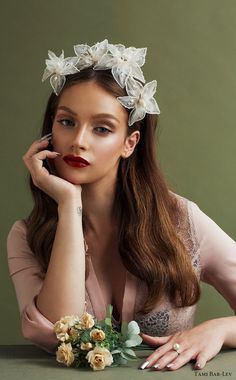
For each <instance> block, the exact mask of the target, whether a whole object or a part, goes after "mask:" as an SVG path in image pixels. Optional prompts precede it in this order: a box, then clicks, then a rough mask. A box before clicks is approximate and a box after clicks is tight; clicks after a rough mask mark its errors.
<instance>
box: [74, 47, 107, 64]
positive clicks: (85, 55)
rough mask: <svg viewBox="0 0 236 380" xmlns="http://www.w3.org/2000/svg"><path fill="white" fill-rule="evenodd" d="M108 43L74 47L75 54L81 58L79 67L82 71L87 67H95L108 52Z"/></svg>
mask: <svg viewBox="0 0 236 380" xmlns="http://www.w3.org/2000/svg"><path fill="white" fill-rule="evenodd" d="M107 47H108V41H107V40H104V41H102V42H97V43H96V44H95V45H93V46H91V47H90V46H88V45H74V51H75V54H76V55H77V56H78V58H79V62H78V64H77V67H78V68H79V69H80V70H82V69H85V68H86V67H90V66H92V65H95V64H96V63H97V62H98V61H99V60H100V59H101V58H102V56H103V55H104V54H105V53H106V52H107Z"/></svg>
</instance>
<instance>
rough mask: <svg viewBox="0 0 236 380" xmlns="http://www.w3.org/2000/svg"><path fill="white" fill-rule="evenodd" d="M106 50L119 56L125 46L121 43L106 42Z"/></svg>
mask: <svg viewBox="0 0 236 380" xmlns="http://www.w3.org/2000/svg"><path fill="white" fill-rule="evenodd" d="M108 50H109V51H110V52H111V54H112V55H113V56H114V57H116V56H120V55H121V54H122V53H123V52H124V51H125V46H124V45H122V44H116V45H113V44H108Z"/></svg>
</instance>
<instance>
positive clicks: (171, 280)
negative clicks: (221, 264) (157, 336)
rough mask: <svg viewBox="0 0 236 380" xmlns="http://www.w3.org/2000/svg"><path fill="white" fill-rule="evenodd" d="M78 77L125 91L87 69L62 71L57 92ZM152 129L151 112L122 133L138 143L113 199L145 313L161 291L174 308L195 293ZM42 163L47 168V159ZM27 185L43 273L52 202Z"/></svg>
mask: <svg viewBox="0 0 236 380" xmlns="http://www.w3.org/2000/svg"><path fill="white" fill-rule="evenodd" d="M82 81H94V82H95V83H97V84H99V85H100V86H102V87H103V88H104V89H105V90H106V91H108V92H109V93H110V94H112V95H113V96H115V97H117V96H124V95H127V94H126V91H125V90H124V89H122V88H121V87H120V86H119V85H118V84H117V83H116V82H115V80H114V79H113V76H112V74H111V72H110V70H106V71H102V70H97V71H95V70H93V69H92V68H88V69H84V70H82V71H80V72H79V73H76V74H72V75H68V76H67V78H66V83H65V85H64V88H63V90H64V89H65V88H68V87H70V86H73V85H75V84H78V83H80V82H82ZM63 90H62V91H61V94H62V93H63ZM59 99H60V95H59V96H56V95H55V94H54V93H52V94H51V96H50V98H49V100H48V103H47V107H46V111H45V115H44V122H43V128H42V136H43V135H45V134H47V133H50V132H51V131H52V123H53V118H54V115H55V112H56V109H57V105H58V103H59ZM127 112H129V111H128V110H127ZM156 127H157V116H156V115H150V114H147V115H146V116H145V118H144V119H143V120H142V121H139V122H136V123H134V124H133V125H132V126H131V127H128V128H127V135H129V134H131V133H132V132H133V131H135V130H139V131H140V141H139V143H138V144H137V145H136V147H135V150H134V152H133V154H132V155H131V156H130V157H129V158H127V159H123V158H121V160H120V162H119V167H118V173H117V187H116V194H115V202H114V214H115V215H116V219H117V224H118V226H119V228H118V231H119V236H118V242H119V252H120V255H121V259H122V262H123V264H124V266H125V267H126V268H127V269H128V270H129V271H130V272H131V273H132V274H134V275H135V276H136V277H138V278H139V279H141V280H142V281H144V282H145V283H146V285H147V288H148V297H147V299H146V300H145V302H144V304H143V306H142V310H140V312H143V313H148V312H150V311H151V310H152V309H153V307H154V305H155V304H156V302H157V301H158V300H159V299H160V297H161V296H162V295H163V293H165V294H166V295H167V296H168V297H169V299H170V301H171V302H172V303H173V304H174V305H175V306H177V307H183V306H191V305H193V304H195V303H196V302H197V301H198V299H199V297H200V287H199V283H198V279H197V276H196V274H195V272H194V270H193V267H192V264H191V258H190V253H189V252H188V251H187V249H186V247H185V245H184V243H183V241H182V240H181V239H180V238H179V235H178V234H177V229H176V221H177V220H178V217H179V215H180V213H181V209H180V207H179V204H178V201H177V198H176V196H175V195H174V194H173V193H172V192H171V191H170V190H169V188H168V186H167V184H166V182H165V179H164V177H163V174H162V172H161V170H160V167H159V164H158V162H157V159H156V146H155V141H156ZM45 166H46V167H47V169H48V170H50V168H49V167H48V166H47V163H45ZM30 188H31V191H32V195H33V198H34V207H33V210H32V212H31V213H30V215H29V216H28V218H27V220H26V225H27V241H28V244H29V246H30V248H31V249H32V251H33V252H34V254H35V256H36V257H37V259H38V261H39V263H40V264H41V267H42V271H43V272H45V273H46V272H47V267H48V264H49V260H50V255H51V250H52V246H53V241H54V237H55V233H56V228H57V221H58V216H57V204H56V202H55V201H54V200H53V199H52V198H50V197H49V196H48V195H47V194H45V193H44V192H43V191H41V190H40V189H39V188H38V187H36V186H35V185H34V184H33V181H32V178H31V177H30Z"/></svg>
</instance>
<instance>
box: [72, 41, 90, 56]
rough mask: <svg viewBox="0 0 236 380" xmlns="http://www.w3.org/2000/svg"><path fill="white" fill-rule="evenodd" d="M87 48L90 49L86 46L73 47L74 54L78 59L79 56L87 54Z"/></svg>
mask: <svg viewBox="0 0 236 380" xmlns="http://www.w3.org/2000/svg"><path fill="white" fill-rule="evenodd" d="M89 48H90V47H89V46H88V45H87V44H78V45H74V51H75V54H76V55H78V57H80V56H81V55H83V54H85V53H88V51H89Z"/></svg>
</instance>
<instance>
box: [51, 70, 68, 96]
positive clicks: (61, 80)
mask: <svg viewBox="0 0 236 380" xmlns="http://www.w3.org/2000/svg"><path fill="white" fill-rule="evenodd" d="M65 81H66V78H65V76H64V75H59V74H54V75H52V76H51V78H50V84H51V86H52V88H53V90H54V92H55V94H56V95H59V93H60V91H61V89H62V87H63V86H64V84H65Z"/></svg>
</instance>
